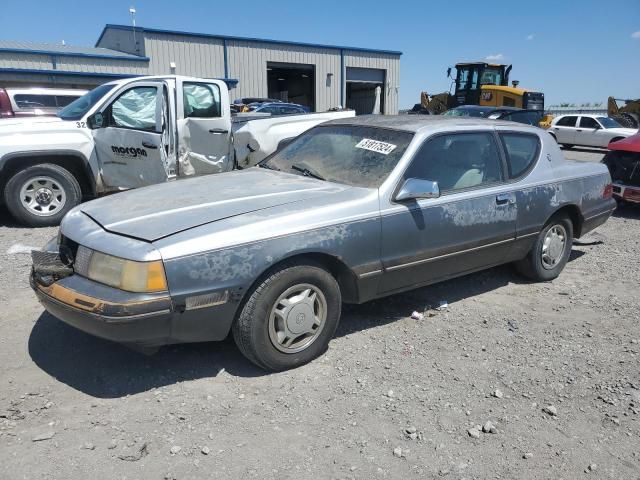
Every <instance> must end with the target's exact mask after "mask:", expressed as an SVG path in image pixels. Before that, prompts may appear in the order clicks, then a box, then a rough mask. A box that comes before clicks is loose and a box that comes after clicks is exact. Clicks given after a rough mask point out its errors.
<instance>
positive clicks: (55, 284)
mask: <svg viewBox="0 0 640 480" xmlns="http://www.w3.org/2000/svg"><path fill="white" fill-rule="evenodd" d="M168 199H170V201H168ZM614 208H615V202H614V200H613V199H612V198H611V178H610V177H609V172H608V171H607V169H606V167H605V166H604V165H602V164H599V163H579V162H569V161H567V160H565V159H564V156H563V155H562V152H561V151H560V149H559V148H558V145H557V144H556V143H555V142H554V141H553V140H552V139H551V138H549V136H548V135H547V134H546V132H545V131H543V130H541V129H539V128H536V127H530V126H525V125H516V124H514V123H511V122H508V123H507V122H502V121H491V120H481V119H458V118H450V117H446V116H439V115H438V116H423V117H416V116H408V115H406V116H382V115H368V116H362V117H353V118H344V119H341V120H333V121H330V122H327V123H325V124H322V125H318V126H316V127H314V128H312V129H310V130H308V131H307V132H305V133H303V134H302V135H300V136H298V137H297V138H295V139H294V140H293V141H291V142H290V143H288V144H287V145H286V146H285V147H283V148H282V149H280V150H277V151H276V152H275V153H273V154H272V155H271V156H269V157H268V158H266V159H265V160H264V161H262V162H261V163H260V164H259V166H258V167H255V168H250V169H248V170H245V171H235V172H229V173H223V174H220V175H214V176H211V177H207V178H194V179H189V180H184V181H181V182H173V183H171V184H167V185H157V186H152V187H148V188H144V189H140V190H133V191H130V192H124V193H122V194H118V195H112V196H109V197H105V198H102V199H98V200H95V201H93V202H89V203H86V204H84V205H80V206H78V207H77V208H75V209H74V210H72V211H71V212H70V213H69V214H68V215H67V216H66V217H65V218H64V220H63V222H62V224H61V227H60V235H59V236H58V237H57V239H55V240H54V241H52V242H51V243H50V244H49V245H48V246H47V247H45V251H44V252H34V254H33V260H34V264H33V269H32V274H31V285H32V287H33V289H34V291H35V292H36V294H37V296H38V298H39V299H40V301H41V302H42V304H43V305H44V307H45V308H46V309H47V310H48V311H49V312H50V313H51V314H52V315H54V316H56V317H58V318H59V319H61V320H63V321H64V322H67V323H68V324H70V325H72V326H75V327H76V328H79V329H81V330H84V331H86V332H88V333H91V334H93V335H97V336H99V337H103V338H107V339H111V340H114V341H119V342H125V343H137V344H142V345H147V346H154V345H155V346H157V345H163V344H169V343H180V342H202V341H213V340H223V339H224V338H226V337H227V335H228V334H229V332H230V331H232V332H233V337H234V339H235V341H236V343H237V344H238V346H239V348H240V350H241V351H242V353H243V354H244V355H245V356H246V357H247V358H248V359H249V360H251V361H252V362H254V363H255V364H256V365H258V366H260V367H262V368H264V369H267V370H284V369H288V368H293V367H297V366H299V365H302V364H304V363H306V362H309V361H311V360H312V359H314V358H316V357H317V356H318V355H320V354H322V352H324V351H325V350H326V348H327V345H328V343H329V341H330V339H331V338H332V337H333V335H334V332H335V331H336V327H337V326H338V322H339V320H340V315H341V304H342V303H343V302H347V303H362V302H366V301H369V300H372V299H375V298H379V297H384V296H387V295H392V294H395V293H398V292H402V291H406V290H411V289H414V288H417V287H420V286H423V285H428V284H431V283H435V282H439V281H442V280H446V279H450V278H453V277H457V276H460V275H465V274H467V273H470V272H474V271H477V270H481V269H485V268H489V267H492V266H495V265H498V264H503V263H508V262H516V266H517V268H518V269H519V271H520V272H521V273H523V274H524V275H526V276H527V277H529V278H531V279H534V280H540V281H548V280H551V279H553V278H556V277H557V276H558V275H559V274H560V272H561V271H562V269H563V268H564V266H565V265H566V263H567V261H568V259H569V255H570V253H571V245H572V241H573V238H574V237H575V238H577V237H580V236H582V235H584V234H585V233H587V232H589V231H591V230H593V229H594V228H596V227H598V226H599V225H601V224H603V223H604V222H605V221H606V220H607V219H608V218H609V216H610V215H611V213H612V211H613V209H614ZM61 255H62V256H61Z"/></svg>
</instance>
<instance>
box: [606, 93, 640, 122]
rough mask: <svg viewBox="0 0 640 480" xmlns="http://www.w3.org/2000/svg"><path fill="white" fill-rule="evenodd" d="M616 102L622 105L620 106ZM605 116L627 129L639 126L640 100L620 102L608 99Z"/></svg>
mask: <svg viewBox="0 0 640 480" xmlns="http://www.w3.org/2000/svg"><path fill="white" fill-rule="evenodd" d="M618 102H621V103H624V104H623V105H622V106H620V105H619V104H618ZM607 115H609V116H610V117H611V118H613V119H614V120H616V121H617V122H618V123H619V124H620V125H622V126H623V127H627V128H638V127H639V126H640V98H637V99H635V100H622V99H620V98H614V97H609V99H608V100H607Z"/></svg>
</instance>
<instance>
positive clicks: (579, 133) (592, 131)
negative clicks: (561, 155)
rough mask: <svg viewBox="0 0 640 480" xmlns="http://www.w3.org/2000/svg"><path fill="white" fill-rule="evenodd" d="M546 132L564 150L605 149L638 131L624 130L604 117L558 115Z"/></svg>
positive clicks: (613, 121) (612, 120) (610, 119)
mask: <svg viewBox="0 0 640 480" xmlns="http://www.w3.org/2000/svg"><path fill="white" fill-rule="evenodd" d="M548 132H549V133H550V134H551V136H552V137H553V138H555V139H556V141H557V142H558V143H560V144H562V145H563V146H565V147H566V148H571V147H573V146H575V145H579V146H581V147H599V148H607V146H608V145H609V143H611V142H615V141H617V140H622V139H623V138H627V137H630V136H631V135H634V134H635V133H638V130H634V129H632V128H624V127H622V125H620V124H619V123H618V122H616V121H615V120H614V119H612V118H609V117H606V116H604V115H560V116H558V117H556V118H554V119H553V121H552V122H551V127H549V130H548Z"/></svg>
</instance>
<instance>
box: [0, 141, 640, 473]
mask: <svg viewBox="0 0 640 480" xmlns="http://www.w3.org/2000/svg"><path fill="white" fill-rule="evenodd" d="M574 155H577V156H581V155H587V156H588V155H589V153H588V152H587V153H585V152H579V151H571V152H567V156H568V157H572V156H574ZM594 155H595V154H591V157H594ZM591 157H589V158H584V159H587V160H594V159H595V158H591ZM595 160H596V161H597V159H595ZM53 235H55V229H24V228H16V227H15V225H12V223H11V221H10V220H9V218H8V215H7V214H6V212H5V211H0V265H2V272H3V276H2V278H1V279H0V287H1V288H0V305H2V308H1V309H0V329H1V331H2V332H3V334H2V335H1V336H0V465H2V473H0V477H1V478H3V479H5V478H6V479H11V480H12V479H23V478H28V479H35V478H47V479H49V478H60V479H86V478H88V477H92V478H105V479H114V478H119V479H120V478H121V479H124V478H127V479H138V478H145V479H159V480H162V479H194V478H256V479H270V478H273V479H281V478H295V479H306V478H309V479H311V478H313V479H317V478H354V479H371V478H421V479H425V478H426V479H431V478H443V479H485V478H502V479H515V478H518V479H529V478H532V479H533V478H540V479H542V478H545V479H547V478H553V479H575V478H606V479H623V478H624V479H639V478H640V414H639V412H640V368H639V360H640V325H639V323H638V319H639V318H640V300H639V297H638V285H639V283H640V273H639V272H640V257H639V256H638V251H639V247H640V240H639V239H640V209H633V208H627V209H624V210H622V211H619V212H617V213H616V214H615V215H614V217H613V218H612V219H611V220H610V221H609V222H608V223H607V224H605V225H604V226H603V227H601V228H600V229H599V231H598V234H597V235H593V236H592V240H596V243H594V244H589V245H576V246H574V250H573V252H572V256H571V261H570V262H569V264H568V265H567V267H566V269H565V271H564V272H563V274H562V275H561V276H560V277H559V278H558V279H557V280H555V281H553V282H549V283H539V284H533V283H528V282H526V281H524V280H523V279H522V278H520V277H519V276H517V275H516V274H515V273H514V272H513V270H512V269H511V268H510V267H509V266H504V267H499V268H494V269H491V270H488V271H485V272H482V273H479V274H474V275H469V276H466V277H463V278H461V279H457V280H455V281H450V282H446V283H442V284H439V285H434V286H432V287H428V288H422V289H419V290H415V291H413V292H410V293H406V294H402V295H396V296H393V297H390V298H388V299H385V300H380V301H376V302H372V303H369V304H365V305H360V306H349V307H346V308H345V311H344V315H343V320H342V323H341V325H340V327H339V331H338V334H337V336H336V338H335V339H334V340H333V341H332V342H331V344H330V347H329V350H328V352H327V353H326V354H325V355H324V356H323V357H321V358H320V359H318V360H317V361H315V362H313V363H311V364H309V365H306V366H304V367H302V368H299V369H297V370H294V371H289V372H284V373H278V374H266V373H265V372H262V371H260V370H258V369H256V368H254V367H253V366H252V365H251V364H249V363H248V362H247V361H246V360H245V359H244V358H243V357H242V356H241V354H240V353H239V352H238V350H237V349H236V348H235V346H234V345H233V343H232V342H231V341H226V342H222V343H217V344H216V343H214V344H198V345H182V346H173V347H166V348H164V349H162V350H160V352H159V353H157V354H156V355H154V356H151V357H148V356H143V355H141V354H139V353H136V352H133V351H130V350H128V349H126V348H124V347H122V346H119V345H116V344H112V343H109V342H106V341H102V340H99V339H96V338H93V337H91V336H88V335H85V334H83V333H81V332H79V331H76V330H74V329H73V328H71V327H68V326H66V325H65V324H63V323H61V322H60V321H58V320H56V319H55V318H53V317H51V316H49V315H48V314H46V313H43V309H42V308H41V307H40V306H39V304H38V303H37V302H36V300H35V298H34V295H33V294H32V293H31V291H30V290H29V287H28V284H27V273H28V269H29V263H30V262H29V257H28V255H26V254H24V253H10V254H9V253H7V252H8V251H13V252H15V251H16V250H20V249H19V248H16V245H26V246H29V245H33V246H40V245H42V244H43V243H44V242H45V241H46V240H48V239H49V238H50V237H52V236H53ZM442 300H446V301H447V302H448V307H447V308H445V309H443V310H435V309H432V308H431V307H433V306H436V305H438V304H439V302H440V301H442ZM414 310H416V311H419V312H424V313H425V315H424V318H423V319H420V320H416V319H412V318H411V313H412V312H413V311H414ZM483 430H484V431H483ZM485 431H486V433H485Z"/></svg>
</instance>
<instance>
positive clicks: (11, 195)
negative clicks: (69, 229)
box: [4, 163, 82, 227]
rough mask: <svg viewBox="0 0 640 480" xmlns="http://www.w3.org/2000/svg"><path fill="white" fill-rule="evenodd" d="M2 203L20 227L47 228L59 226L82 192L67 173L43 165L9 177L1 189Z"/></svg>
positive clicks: (48, 164)
mask: <svg viewBox="0 0 640 480" xmlns="http://www.w3.org/2000/svg"><path fill="white" fill-rule="evenodd" d="M4 201H5V203H6V204H7V208H8V209H9V212H11V215H13V217H14V218H15V219H16V220H18V221H19V222H20V223H21V224H23V225H26V226H29V227H49V226H53V225H58V224H59V223H60V220H62V217H64V216H65V214H66V213H67V212H68V211H69V210H71V209H72V208H73V207H75V206H76V205H78V204H79V203H80V202H81V201H82V190H81V189H80V185H79V184H78V181H77V180H76V179H75V177H74V176H73V175H72V174H71V173H70V172H69V171H68V170H65V169H64V168H62V167H59V166H58V165H53V164H51V163H43V164H41V165H34V166H32V167H28V168H25V169H24V170H21V171H19V172H18V173H16V174H15V175H14V176H13V177H11V178H10V179H9V181H8V182H7V185H6V186H5V189H4Z"/></svg>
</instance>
